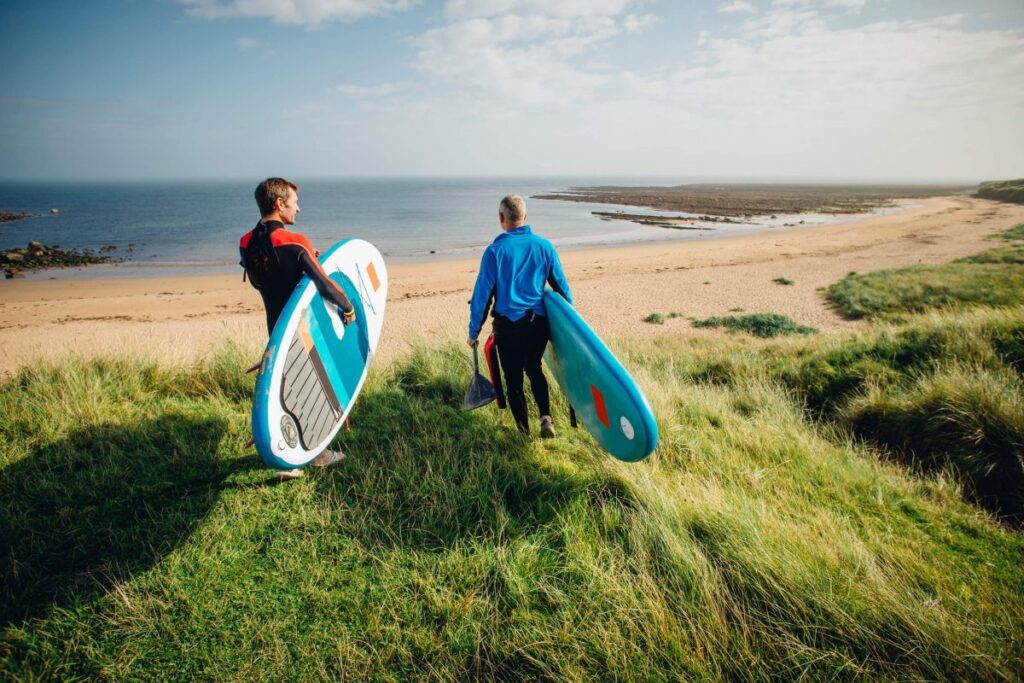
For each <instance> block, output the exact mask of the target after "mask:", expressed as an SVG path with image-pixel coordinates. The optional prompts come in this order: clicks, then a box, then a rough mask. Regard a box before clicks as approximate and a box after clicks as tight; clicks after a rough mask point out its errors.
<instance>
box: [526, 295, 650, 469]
mask: <svg viewBox="0 0 1024 683" xmlns="http://www.w3.org/2000/svg"><path fill="white" fill-rule="evenodd" d="M544 307H545V309H546V312H547V318H548V323H549V325H550V327H551V343H550V344H548V348H547V351H546V352H545V353H544V362H545V363H547V366H548V368H549V369H550V370H551V374H552V375H554V377H555V381H556V382H558V386H559V387H561V389H562V393H563V394H565V396H566V398H567V399H568V400H569V404H570V405H571V406H572V407H573V408H574V409H575V411H576V415H577V417H578V418H579V419H580V421H582V422H583V425H584V426H585V427H586V428H587V431H588V432H590V433H591V434H592V435H593V436H594V438H595V439H597V442H598V443H599V444H601V446H602V447H603V448H604V449H605V450H606V451H608V452H609V453H611V454H612V455H613V456H615V457H616V458H618V459H619V460H625V461H626V462H636V461H638V460H643V459H644V458H646V457H647V456H648V455H650V454H651V452H652V451H653V450H654V447H655V446H657V445H658V423H657V422H656V421H655V419H654V413H653V412H652V411H651V407H650V405H648V403H647V399H646V398H645V397H644V395H643V392H642V391H640V387H638V386H637V384H636V382H635V381H634V380H633V378H632V377H631V376H630V375H629V373H628V372H626V369H625V368H624V367H622V363H620V362H619V361H618V359H617V358H615V356H614V355H612V352H611V351H609V350H608V347H607V346H605V344H604V342H603V341H601V339H600V337H598V336H597V334H595V333H594V331H593V330H592V329H590V326H589V325H587V323H586V321H584V320H583V318H582V317H580V314H579V313H577V312H576V309H575V308H573V307H572V305H571V304H570V303H569V302H568V301H566V300H565V299H564V298H562V296H561V295H560V294H556V293H555V292H552V291H551V290H548V291H547V292H545V293H544Z"/></svg>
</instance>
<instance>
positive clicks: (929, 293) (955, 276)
mask: <svg viewBox="0 0 1024 683" xmlns="http://www.w3.org/2000/svg"><path fill="white" fill-rule="evenodd" d="M1020 227H1021V226H1017V227H1016V228H1013V229H1012V230H1009V231H1007V232H1006V233H1003V237H1004V238H1005V239H1007V240H1016V239H1018V238H1017V237H1016V236H1015V235H1016V234H1017V231H1018V229H1019V228H1020ZM1022 265H1024V244H1013V245H1011V246H1006V247H1000V248H998V249H990V250H989V251H985V252H982V253H980V254H976V255H974V256H969V257H967V258H963V259H959V260H957V261H954V262H953V263H945V264H939V265H922V266H909V267H907V268H897V269H893V270H879V271H875V272H873V273H867V274H863V275H861V274H858V273H850V274H849V275H847V276H846V277H845V278H843V279H842V280H840V281H839V282H837V283H836V284H834V285H832V286H831V287H829V288H828V297H829V299H830V300H831V302H832V304H833V305H834V306H835V308H836V310H837V311H839V313H841V314H842V315H844V316H846V317H847V318H876V319H882V318H886V317H892V316H893V315H897V316H898V315H902V314H905V313H923V312H925V311H929V310H932V309H936V308H958V309H965V308H971V307H974V306H1015V305H1017V304H1019V303H1020V302H1021V301H1024V268H1021V266H1022Z"/></svg>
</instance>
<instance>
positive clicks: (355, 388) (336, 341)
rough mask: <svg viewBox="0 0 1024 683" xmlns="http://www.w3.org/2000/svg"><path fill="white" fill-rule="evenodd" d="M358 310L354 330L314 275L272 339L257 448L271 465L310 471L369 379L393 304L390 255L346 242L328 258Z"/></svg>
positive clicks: (256, 421) (257, 399)
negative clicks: (390, 303) (307, 466)
mask: <svg viewBox="0 0 1024 683" xmlns="http://www.w3.org/2000/svg"><path fill="white" fill-rule="evenodd" d="M320 265H321V266H323V269H324V272H326V273H327V276H328V277H330V278H331V279H332V280H333V281H334V282H336V283H337V284H338V286H339V287H341V289H342V291H344V292H345V295H346V296H348V299H349V301H351V302H352V305H353V306H354V307H355V311H356V319H355V321H354V322H352V323H350V324H349V325H348V326H347V327H346V326H344V325H343V324H342V322H341V318H340V316H339V315H338V312H337V307H336V306H335V305H334V304H332V303H330V302H328V301H325V300H324V299H323V297H321V296H320V293H319V292H318V291H317V289H316V285H315V284H314V283H313V281H312V280H310V279H309V278H308V277H304V278H302V280H300V281H299V284H298V285H296V287H295V291H294V292H292V296H291V298H290V299H289V300H288V303H287V305H285V308H284V310H283V311H282V312H281V316H280V317H279V318H278V320H277V324H276V325H275V326H274V331H273V332H272V333H271V335H270V341H269V342H268V343H267V348H266V351H265V352H264V354H263V360H262V363H261V364H260V370H259V375H258V376H257V379H256V392H255V396H254V398H253V405H252V429H253V442H254V443H255V445H256V451H257V452H258V453H259V454H260V457H261V458H262V459H263V462H265V463H266V464H267V465H269V466H270V467H275V468H277V469H292V468H295V467H302V466H303V465H305V464H307V463H309V462H310V461H311V460H313V458H315V457H316V456H318V455H319V454H320V453H321V452H323V451H324V449H326V448H327V446H328V445H329V444H330V443H331V440H332V439H333V438H334V437H335V435H336V434H337V433H338V430H339V429H340V428H341V425H342V424H344V422H345V418H347V417H348V414H349V412H350V411H351V410H352V406H353V405H355V402H356V398H357V397H358V396H359V391H360V390H361V389H362V388H363V383H364V382H365V381H366V374H367V371H368V370H369V367H370V361H371V360H372V358H373V354H374V351H375V350H376V349H377V343H378V342H379V341H380V330H381V325H382V324H383V322H384V306H385V303H386V302H387V294H388V278H387V270H386V268H385V266H384V257H383V256H381V254H380V252H379V251H377V248H376V247H374V246H373V245H372V244H370V243H369V242H366V241H363V240H359V239H349V240H343V241H341V242H338V243H337V244H335V245H334V246H333V247H331V248H330V249H329V250H328V251H327V252H326V253H325V254H324V255H323V256H321V257H320Z"/></svg>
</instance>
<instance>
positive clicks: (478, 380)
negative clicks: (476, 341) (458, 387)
mask: <svg viewBox="0 0 1024 683" xmlns="http://www.w3.org/2000/svg"><path fill="white" fill-rule="evenodd" d="M494 397H495V393H494V385H493V384H491V383H490V381H488V379H487V378H486V377H484V376H483V375H481V374H480V359H479V356H478V355H477V347H475V346H474V347H473V379H471V380H469V386H468V387H466V400H465V401H463V403H462V407H463V408H464V409H466V410H476V409H477V408H480V407H482V406H485V405H487V404H488V403H490V402H491V401H493V400H494Z"/></svg>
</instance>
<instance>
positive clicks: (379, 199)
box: [0, 176, 836, 278]
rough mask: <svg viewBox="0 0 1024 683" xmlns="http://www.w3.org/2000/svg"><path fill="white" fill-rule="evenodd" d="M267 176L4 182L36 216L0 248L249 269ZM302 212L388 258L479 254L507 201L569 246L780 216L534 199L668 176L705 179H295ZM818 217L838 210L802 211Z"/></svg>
mask: <svg viewBox="0 0 1024 683" xmlns="http://www.w3.org/2000/svg"><path fill="white" fill-rule="evenodd" d="M259 180H261V179H259V178H254V179H251V180H245V181H239V180H230V181H229V180H217V181H134V182H133V181H127V182H49V181H48V182H27V181H25V182H11V181H6V182H0V211H13V212H18V211H26V212H28V213H29V214H32V217H30V218H25V219H22V220H17V221H10V222H6V223H0V249H9V248H12V247H19V246H22V247H23V246H25V245H26V244H27V243H28V242H29V241H30V240H35V241H39V242H42V243H44V244H46V245H57V246H60V247H62V248H64V249H69V248H74V249H92V250H95V251H100V250H105V252H104V253H106V254H108V255H110V256H111V257H112V258H114V259H115V261H116V262H115V263H111V264H101V265H92V266H88V267H85V268H67V269H54V270H46V271H38V272H34V273H30V274H29V276H28V277H30V278H55V277H56V278H61V277H76V278H81V277H103V278H109V277H166V276H177V275H193V274H218V273H226V272H232V271H237V270H239V266H238V260H239V255H238V240H239V238H240V237H241V235H242V234H243V233H245V232H246V231H248V230H250V229H252V227H253V226H254V225H255V224H256V222H257V220H258V219H259V214H258V211H257V208H256V202H255V200H254V199H253V191H254V189H255V186H256V184H257V183H258V182H259ZM294 180H295V182H297V183H298V184H299V186H300V189H299V206H300V208H301V212H300V213H299V216H298V220H297V222H296V225H295V226H294V228H293V229H294V230H297V231H299V232H302V233H304V234H306V235H307V236H308V237H309V238H310V240H311V241H312V242H313V245H314V246H315V247H316V248H318V249H320V250H326V249H327V248H328V247H330V246H331V245H333V244H334V243H336V242H338V241H339V240H341V239H344V238H347V237H359V238H362V239H365V240H368V241H370V242H372V243H373V244H375V245H376V246H377V248H378V249H380V250H381V252H382V253H383V254H384V256H385V257H386V258H387V259H388V260H389V262H400V261H419V260H432V259H454V258H479V256H480V255H481V253H482V252H483V249H484V247H486V245H487V244H489V243H490V242H491V241H492V240H493V239H494V237H495V236H496V235H497V234H498V233H499V232H500V227H499V225H498V220H497V213H498V203H499V202H500V200H501V198H502V197H503V196H505V195H506V194H509V193H512V192H515V193H518V194H520V195H522V196H523V197H525V198H526V201H527V212H528V222H529V223H530V224H531V226H532V227H533V230H534V231H535V232H536V233H538V234H540V235H543V236H544V237H547V238H548V239H550V240H551V241H552V243H553V244H554V245H555V246H556V247H557V248H558V249H559V250H566V249H576V248H585V247H597V246H610V245H619V244H631V243H640V242H657V241H673V240H702V239H716V238H721V237H727V236H731V235H736V234H745V233H752V232H759V231H761V230H766V229H770V228H772V227H779V225H776V224H781V223H782V221H784V220H786V217H784V216H780V217H778V219H777V220H776V221H775V223H776V224H772V223H770V222H766V221H764V220H759V221H758V222H754V223H748V224H740V225H733V224H729V225H717V224H716V225H715V226H713V227H709V228H708V229H705V230H675V229H668V228H660V227H651V226H643V225H639V224H636V223H632V222H629V221H626V220H607V219H604V220H602V219H601V218H599V217H597V216H595V215H593V213H592V212H595V211H601V212H615V211H620V210H621V211H625V212H628V213H633V214H650V215H659V214H662V213H667V214H670V215H681V214H679V212H659V211H655V210H647V209H640V208H638V207H629V206H617V205H609V204H589V203H579V202H571V201H558V200H543V199H533V198H531V197H532V196H533V195H538V194H544V193H549V192H558V191H563V190H566V189H569V188H571V187H590V186H598V185H635V186H651V185H656V186H669V185H679V184H682V183H693V182H700V179H699V178H678V177H676V178H654V177H643V178H639V177H587V176H581V177H544V178H521V177H508V178H499V177H488V178H365V179H358V178H357V179H338V180H308V181H306V180H303V179H302V178H296V179H294ZM800 220H803V221H806V222H808V223H809V224H815V223H833V222H836V217H835V216H809V217H808V216H801V217H800Z"/></svg>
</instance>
